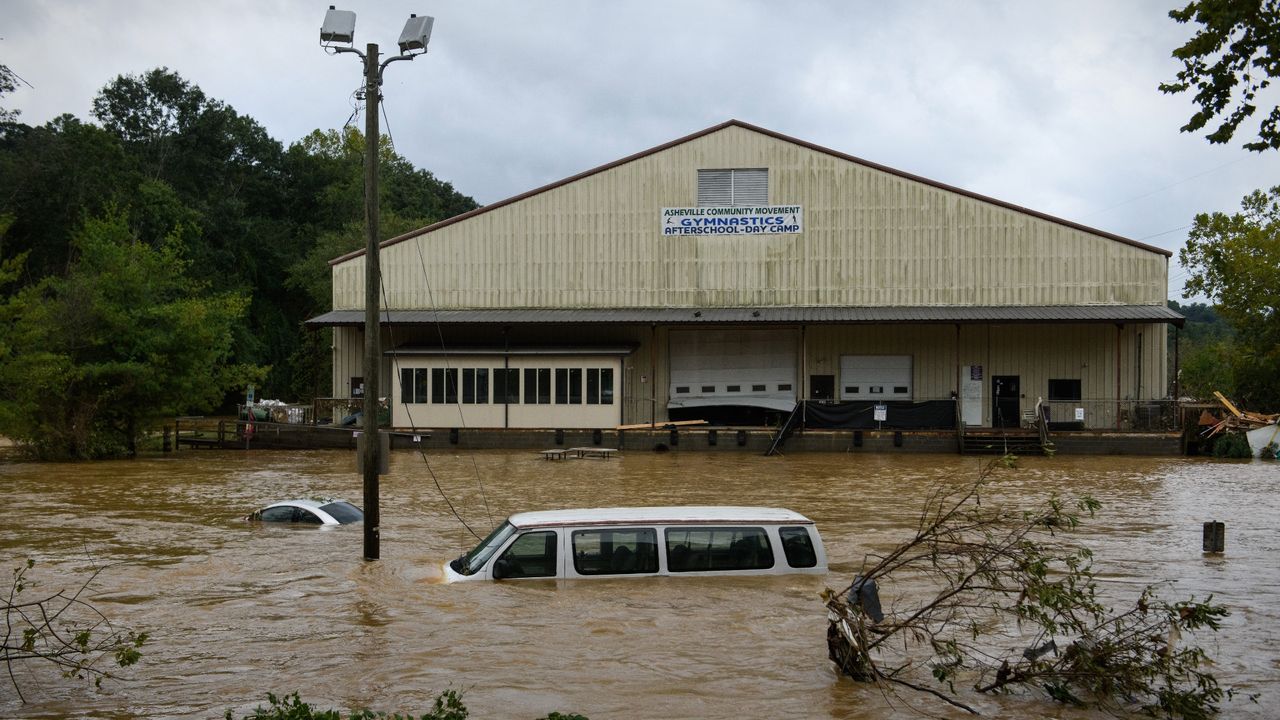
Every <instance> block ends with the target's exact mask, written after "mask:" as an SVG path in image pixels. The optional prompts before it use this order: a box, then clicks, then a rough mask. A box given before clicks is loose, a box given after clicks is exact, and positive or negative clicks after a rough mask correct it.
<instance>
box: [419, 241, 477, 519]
mask: <svg viewBox="0 0 1280 720" xmlns="http://www.w3.org/2000/svg"><path fill="white" fill-rule="evenodd" d="M411 242H412V243H413V247H414V250H416V251H417V253H418V264H419V266H421V267H422V284H423V286H425V287H426V288H427V303H428V304H429V305H431V316H432V317H433V318H434V319H435V323H436V337H438V338H440V351H441V357H443V358H444V368H445V382H446V383H447V382H448V378H449V373H448V371H449V370H450V369H451V368H450V367H449V351H448V348H446V347H445V342H444V329H443V326H442V324H441V322H440V308H439V307H438V306H437V305H436V298H435V294H434V293H433V292H432V290H431V278H430V277H429V276H428V275H427V261H426V259H425V258H423V257H422V246H421V245H420V244H419V243H418V239H417V238H413V239H412V240H411ZM454 406H455V407H456V408H457V409H458V424H459V426H461V427H462V429H463V430H466V429H467V418H466V415H465V414H464V413H463V412H462V402H461V400H460V399H456V401H455V402H454ZM469 457H470V458H471V467H472V468H473V469H474V470H475V473H476V484H477V485H479V486H480V497H481V499H483V500H484V512H485V514H486V515H487V516H488V517H489V528H490V529H492V528H493V527H494V524H493V513H492V512H491V511H490V510H489V496H488V495H487V494H486V493H485V491H484V481H483V480H482V479H481V478H480V466H479V465H477V464H476V456H475V455H469Z"/></svg>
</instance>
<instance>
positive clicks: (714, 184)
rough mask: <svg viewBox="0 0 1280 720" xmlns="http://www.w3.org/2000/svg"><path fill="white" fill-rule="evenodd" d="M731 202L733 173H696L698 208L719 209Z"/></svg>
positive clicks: (725, 171)
mask: <svg viewBox="0 0 1280 720" xmlns="http://www.w3.org/2000/svg"><path fill="white" fill-rule="evenodd" d="M732 202H733V171H731V170H699V171H698V207H721V206H725V205H729V204H731V203H732Z"/></svg>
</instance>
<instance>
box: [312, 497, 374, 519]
mask: <svg viewBox="0 0 1280 720" xmlns="http://www.w3.org/2000/svg"><path fill="white" fill-rule="evenodd" d="M320 509H321V510H323V511H325V512H327V513H329V514H330V515H332V516H333V519H334V520H337V521H338V522H340V523H342V524H343V525H345V524H347V523H353V522H360V521H361V520H364V513H363V512H361V511H360V508H358V507H356V506H355V505H352V504H351V503H349V502H343V501H341V500H339V501H338V502H331V503H329V504H328V505H321V506H320Z"/></svg>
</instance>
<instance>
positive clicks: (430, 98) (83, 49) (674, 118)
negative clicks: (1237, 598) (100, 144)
mask: <svg viewBox="0 0 1280 720" xmlns="http://www.w3.org/2000/svg"><path fill="white" fill-rule="evenodd" d="M1174 4H1176V3H1174ZM340 5H341V6H342V7H344V8H347V9H352V10H355V11H356V12H357V14H358V22H357V26H356V31H357V42H358V44H360V45H363V44H364V43H366V42H369V41H375V42H381V43H382V45H383V46H384V51H385V50H387V49H390V48H394V41H395V39H396V37H397V36H398V33H399V29H400V26H401V25H402V24H403V20H404V18H405V17H407V15H408V13H409V12H419V13H427V14H431V15H434V16H435V17H436V25H435V35H434V37H433V39H432V45H431V52H430V54H428V55H427V56H426V57H424V58H419V59H417V60H415V61H414V62H413V63H412V64H409V63H397V64H395V65H393V66H391V67H390V69H389V70H388V72H387V80H386V84H385V86H384V95H385V98H386V113H387V120H388V126H387V127H388V129H389V130H390V132H391V134H392V136H393V138H394V140H395V142H396V146H397V149H398V150H399V151H400V152H401V153H402V154H404V155H405V156H406V157H408V158H409V159H410V160H412V161H413V162H414V163H415V164H416V165H418V166H419V167H424V168H427V169H430V170H431V171H432V172H434V173H436V174H437V175H438V176H439V177H441V178H443V179H446V180H449V181H450V182H452V183H454V185H455V186H456V187H457V188H458V189H459V190H460V191H462V192H465V193H468V194H470V195H473V196H474V197H476V199H477V200H479V201H481V202H484V203H488V202H493V201H495V200H499V199H502V198H504V197H508V196H510V195H514V194H517V193H520V192H523V191H525V190H528V189H530V188H532V187H535V186H537V185H541V184H544V183H547V182H551V181H554V180H557V179H560V178H562V177H565V176H568V175H571V174H574V173H576V172H580V171H582V170H585V169H587V168H590V167H594V166H596V165H599V164H602V163H605V162H609V161H611V160H613V159H616V158H618V157H621V156H624V155H627V154H630V153H633V152H636V151H638V150H642V149H645V148H647V147H651V146H653V145H657V144H660V143H663V142H666V141H667V140H671V139H673V138H676V137H679V136H681V135H684V134H687V133H690V132H693V131H696V130H699V129H702V128H704V127H707V126H710V125H713V124H715V123H719V122H722V121H724V120H726V119H729V118H738V119H741V120H745V121H747V122H752V123H756V124H759V125H763V126H765V127H768V128H770V129H773V130H777V131H779V132H782V133H786V134H788V135H793V136H796V137H800V138H803V139H806V140H810V141H812V142H815V143H818V144H821V145H825V146H828V147H831V148H833V149H836V150H840V151H842V152H847V153H850V154H853V155H857V156H859V157H863V158H866V159H868V160H872V161H875V162H880V163H883V164H886V165H890V166H893V167H897V168H900V169H902V170H905V171H908V172H912V173H916V174H920V175H924V176H927V177H931V178H934V179H936V180H939V181H942V182H946V183H950V184H953V185H959V186H961V187H964V188H967V189H970V190H973V191H976V192H980V193H984V194H988V195H991V196H994V197H997V198H1000V199H1002V200H1007V201H1009V202H1014V203H1018V204H1021V205H1025V206H1028V207H1031V208H1034V209H1036V210H1040V211H1043V212H1047V213H1051V214H1055V215H1059V216H1062V217H1065V218H1067V219H1071V220H1077V221H1080V222H1083V223H1085V224H1089V225H1093V226H1095V227H1098V228H1101V229H1104V230H1108V231H1112V232H1116V233H1119V234H1121V235H1125V236H1128V237H1131V238H1134V239H1144V238H1145V239H1146V240H1145V241H1146V242H1149V243H1151V244H1155V245H1158V246H1161V247H1165V248H1169V249H1173V250H1176V249H1177V248H1178V247H1180V245H1181V243H1182V242H1183V240H1184V239H1185V230H1182V231H1178V232H1172V233H1167V232H1166V231H1169V230H1171V229H1174V228H1179V227H1181V226H1185V225H1188V224H1189V223H1190V221H1191V218H1192V216H1193V215H1194V214H1195V213H1196V212H1201V211H1212V210H1228V211H1230V210H1233V209H1235V208H1236V207H1237V206H1238V203H1239V199H1240V198H1241V197H1242V196H1243V195H1244V194H1246V193H1247V192H1249V191H1251V190H1253V189H1255V188H1258V187H1265V186H1268V185H1269V184H1271V183H1273V182H1275V177H1276V172H1275V171H1276V168H1277V160H1280V156H1278V155H1276V154H1275V153H1271V154H1269V155H1256V154H1250V153H1246V152H1245V151H1243V150H1241V149H1240V148H1239V143H1237V144H1235V145H1233V146H1231V147H1214V146H1210V145H1209V144H1208V143H1207V142H1206V141H1204V140H1203V139H1201V138H1199V137H1194V136H1187V135H1181V134H1179V133H1178V130H1177V129H1178V127H1179V126H1181V125H1182V123H1184V122H1185V121H1186V118H1187V117H1188V116H1189V115H1190V113H1191V105H1190V102H1189V100H1188V99H1187V98H1185V97H1168V96H1163V95H1161V94H1160V93H1159V92H1158V91H1157V90H1156V85H1157V84H1158V83H1159V82H1160V81H1162V80H1168V79H1170V78H1172V77H1173V74H1174V73H1175V72H1176V70H1177V65H1176V63H1175V62H1174V61H1172V60H1171V59H1170V57H1169V52H1170V50H1172V48H1174V47H1176V46H1177V45H1179V44H1180V43H1181V42H1182V41H1183V40H1184V39H1185V38H1186V37H1187V36H1189V34H1190V29H1189V28H1187V27H1183V26H1179V25H1177V24H1176V23H1174V22H1173V21H1172V20H1169V19H1168V18H1167V16H1166V13H1167V12H1168V9H1169V7H1172V5H1166V4H1164V3H1161V2H1158V1H1154V0H1144V1H1143V2H1131V3H1112V2H1058V3H1022V2H964V3H961V2H918V3H872V2H853V3H850V2H839V1H836V0H832V1H830V2H820V1H818V0H808V1H801V2H793V3H786V4H783V3H770V2H763V1H754V2H752V1H748V2H727V1H720V2H698V3H690V2H676V1H674V0H655V1H641V0H628V1H624V2H587V1H586V0H576V1H575V0H547V1H542V2H536V3H530V2H517V1H515V0H507V1H499V0H480V1H477V2H467V3H462V2H451V3H445V2H431V3H428V2H421V3H414V2H406V1H405V0H383V1H380V2H376V1H375V0H360V1H359V2H345V3H340ZM325 7H327V3H325V2H317V3H303V2H298V1H296V0H288V1H286V0H280V1H277V2H255V1H252V0H227V1H225V2H217V3H199V4H196V3H172V2H167V1H164V0H118V1H116V2H106V1H105V0H70V1H68V0H61V1H59V2H52V1H49V2H35V1H24V0H16V1H14V2H9V3H6V16H7V17H6V23H5V28H4V31H3V37H4V39H3V41H0V58H2V60H0V61H2V62H4V63H6V64H8V65H9V66H10V67H12V68H13V69H14V70H15V71H17V72H19V73H20V74H21V75H22V76H23V77H24V78H25V79H27V80H28V81H30V82H31V83H32V84H33V85H34V86H35V87H34V89H26V88H24V89H22V90H20V91H19V92H17V93H15V94H14V96H12V97H11V98H10V99H9V103H8V104H9V106H10V107H16V108H18V109H20V110H21V111H22V112H23V115H22V119H23V120H24V121H26V122H29V123H41V122H45V121H47V120H49V119H51V118H52V117H54V116H56V115H57V114H60V113H63V112H70V113H73V114H75V115H78V116H80V117H86V118H87V117H88V113H89V106H90V102H91V100H92V97H93V96H94V94H95V93H96V92H97V90H98V89H99V88H101V87H102V86H103V85H104V84H106V83H107V82H109V81H110V80H111V79H112V78H114V77H115V76H116V75H118V74H127V73H139V72H143V71H145V70H147V69H150V68H152V67H159V66H167V67H169V68H171V69H173V70H175V71H177V72H179V73H181V74H182V75H183V76H184V77H185V78H187V79H188V80H189V81H191V82H193V83H195V84H197V85H199V86H200V87H201V88H202V89H203V90H204V91H205V92H206V93H208V94H209V95H211V96H213V97H216V98H219V99H221V100H223V101H225V102H227V103H228V104H230V105H232V106H234V107H235V108H236V109H237V110H239V111H240V112H242V113H245V114H248V115H251V116H252V117H254V118H256V119H257V120H258V121H259V122H261V123H263V124H264V125H265V126H266V127H267V128H268V130H269V131H270V132H271V133H272V134H273V135H274V136H275V137H277V138H278V139H280V140H282V141H283V142H286V143H288V142H292V141H294V140H297V139H298V138H300V137H302V136H303V135H305V134H306V133H307V132H309V131H310V130H312V129H314V128H331V127H337V126H340V125H341V124H342V123H344V122H346V121H347V119H348V118H349V117H350V116H351V114H352V111H353V107H352V98H351V96H352V92H353V91H354V90H355V89H356V88H357V87H358V86H359V85H360V82H361V78H360V70H359V66H358V64H357V63H356V62H355V61H354V60H353V59H352V58H351V57H349V56H337V57H326V56H325V55H324V53H323V52H322V51H321V49H320V48H319V46H318V44H317V34H318V30H319V25H320V21H321V19H322V17H323V11H324V9H325ZM356 122H357V123H359V122H360V118H359V117H357V118H356ZM1195 176H1198V177H1195ZM1161 233H1163V234H1161ZM1171 274H1172V275H1173V276H1174V278H1175V279H1177V280H1178V281H1177V282H1174V283H1173V286H1172V287H1171V293H1170V294H1171V296H1172V297H1177V296H1178V295H1177V290H1178V288H1179V285H1180V279H1178V270H1177V268H1174V269H1173V270H1172V273H1171Z"/></svg>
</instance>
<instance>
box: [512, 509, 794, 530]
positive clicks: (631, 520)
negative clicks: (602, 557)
mask: <svg viewBox="0 0 1280 720" xmlns="http://www.w3.org/2000/svg"><path fill="white" fill-rule="evenodd" d="M507 521H508V522H510V523H511V524H512V525H515V526H516V527H518V528H522V529H523V528H530V527H548V526H559V525H631V524H641V523H643V524H646V525H688V524H695V523H714V524H720V525H723V524H726V523H800V524H809V525H811V524H813V521H812V520H810V519H809V518H807V517H805V516H803V515H801V514H800V513H798V512H794V511H792V510H787V509H785V508H769V507H742V506H734V505H689V506H674V507H610V508H577V509H569V510H540V511H536V512H523V513H516V514H515V515H512V516H511V517H509V518H507Z"/></svg>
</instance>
